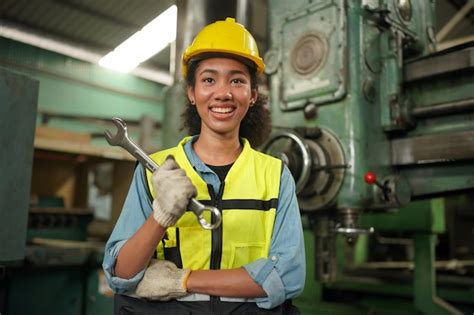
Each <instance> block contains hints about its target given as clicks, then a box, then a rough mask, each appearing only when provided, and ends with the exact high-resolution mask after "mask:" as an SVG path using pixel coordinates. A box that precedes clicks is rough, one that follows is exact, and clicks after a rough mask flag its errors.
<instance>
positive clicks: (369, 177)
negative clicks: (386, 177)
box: [364, 171, 391, 201]
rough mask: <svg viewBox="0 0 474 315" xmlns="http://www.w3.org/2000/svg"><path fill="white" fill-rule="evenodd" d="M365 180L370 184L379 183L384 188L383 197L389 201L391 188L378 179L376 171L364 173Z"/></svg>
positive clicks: (378, 185)
mask: <svg viewBox="0 0 474 315" xmlns="http://www.w3.org/2000/svg"><path fill="white" fill-rule="evenodd" d="M364 181H365V182H366V183H367V184H369V185H373V184H375V185H377V187H379V188H380V189H381V190H382V193H383V198H384V200H385V201H389V194H390V191H391V190H390V188H389V187H388V186H387V185H386V184H382V183H380V182H379V181H378V180H377V175H376V174H375V173H374V172H370V171H369V172H367V173H365V175H364Z"/></svg>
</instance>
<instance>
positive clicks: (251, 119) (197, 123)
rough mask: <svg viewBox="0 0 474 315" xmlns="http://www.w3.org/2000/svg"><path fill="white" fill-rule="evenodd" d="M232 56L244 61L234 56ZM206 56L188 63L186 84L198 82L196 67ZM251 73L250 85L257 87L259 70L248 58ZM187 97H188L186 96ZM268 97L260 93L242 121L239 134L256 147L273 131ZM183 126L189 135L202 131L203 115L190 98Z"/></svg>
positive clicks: (183, 117)
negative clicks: (200, 114)
mask: <svg viewBox="0 0 474 315" xmlns="http://www.w3.org/2000/svg"><path fill="white" fill-rule="evenodd" d="M231 58H233V59H237V60H239V61H243V60H241V59H239V58H235V57H234V56H232V57H231ZM203 59H204V58H201V59H199V60H192V61H190V62H189V64H188V72H187V75H186V85H187V86H192V87H194V86H195V83H196V69H197V67H198V66H199V63H200V62H201V61H202V60H203ZM243 63H244V64H245V65H246V66H247V68H248V69H249V73H250V86H251V88H252V89H256V88H257V86H258V85H257V71H256V69H255V67H253V66H251V65H249V64H248V62H247V60H245V62H243ZM186 99H187V97H186ZM266 104H267V98H266V97H265V96H263V95H260V94H259V95H258V97H257V100H256V101H255V103H254V104H253V106H251V107H250V108H249V110H248V111H247V114H246V115H245V117H244V119H243V120H242V122H241V123H240V129H239V136H240V137H241V138H246V139H247V140H248V141H249V142H250V145H251V146H252V147H254V148H256V147H259V146H260V145H261V144H263V143H264V142H265V140H266V139H267V138H268V136H269V135H270V132H271V118H270V112H269V110H268V108H267V106H266ZM181 118H182V121H183V126H182V128H181V130H187V132H188V134H189V135H196V134H199V133H200V132H201V117H199V114H198V112H197V109H196V106H194V105H192V104H191V102H190V101H189V100H188V102H187V104H186V108H185V110H184V112H183V113H182V114H181Z"/></svg>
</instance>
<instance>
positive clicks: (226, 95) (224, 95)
mask: <svg viewBox="0 0 474 315" xmlns="http://www.w3.org/2000/svg"><path fill="white" fill-rule="evenodd" d="M232 97H233V96H232V92H231V89H230V86H229V85H228V84H225V83H222V84H219V85H218V86H217V87H216V91H215V92H214V98H215V99H216V100H219V101H229V100H232Z"/></svg>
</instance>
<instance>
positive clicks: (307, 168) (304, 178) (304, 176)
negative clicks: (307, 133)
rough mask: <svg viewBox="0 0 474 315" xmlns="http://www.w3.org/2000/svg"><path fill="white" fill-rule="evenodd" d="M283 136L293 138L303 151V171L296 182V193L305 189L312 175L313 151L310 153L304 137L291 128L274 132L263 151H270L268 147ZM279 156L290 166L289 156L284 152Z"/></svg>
mask: <svg viewBox="0 0 474 315" xmlns="http://www.w3.org/2000/svg"><path fill="white" fill-rule="evenodd" d="M281 138H288V139H290V140H292V141H293V142H294V143H295V144H296V145H297V148H298V149H299V151H300V152H301V160H302V163H301V172H300V176H299V177H298V180H297V182H296V193H297V194H298V193H299V192H301V191H302V190H303V188H304V187H305V185H306V183H307V182H308V179H309V177H310V175H311V167H312V159H311V153H310V150H309V147H308V146H307V144H306V143H305V142H304V140H303V138H302V137H301V136H300V135H299V134H298V133H296V132H295V131H291V130H286V131H278V132H276V133H274V134H273V135H271V136H270V139H269V140H268V141H267V142H266V143H265V144H264V145H263V148H262V151H263V152H265V153H269V152H268V149H269V148H270V146H271V145H272V144H273V143H274V142H275V141H276V140H278V139H281ZM279 157H280V158H281V159H282V160H283V162H285V164H287V166H288V158H287V157H286V156H285V155H284V153H281V156H279Z"/></svg>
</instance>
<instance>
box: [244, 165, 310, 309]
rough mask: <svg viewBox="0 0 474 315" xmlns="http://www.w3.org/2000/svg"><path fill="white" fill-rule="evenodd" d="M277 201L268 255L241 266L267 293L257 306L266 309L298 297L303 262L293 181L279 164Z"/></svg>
mask: <svg viewBox="0 0 474 315" xmlns="http://www.w3.org/2000/svg"><path fill="white" fill-rule="evenodd" d="M283 167H284V169H283V172H282V176H281V183H280V192H279V202H278V207H277V212H276V217H275V224H274V228H273V235H272V240H271V244H270V251H269V255H268V258H262V259H258V260H256V261H254V262H252V263H250V264H247V265H245V266H244V268H245V269H246V270H247V272H248V273H249V275H250V276H251V277H252V278H253V279H254V281H255V282H256V283H257V284H258V285H260V286H261V287H262V288H263V290H264V291H265V292H266V293H267V296H266V297H261V298H256V302H257V305H258V306H259V307H261V308H265V309H270V308H273V307H276V306H278V305H280V304H282V303H283V302H285V300H288V299H291V298H294V297H296V296H298V295H299V294H300V293H301V292H302V291H303V289H304V283H305V276H306V274H305V273H306V263H305V251H304V239H303V227H302V224H301V217H300V213H299V207H298V200H297V198H296V193H295V182H294V180H293V177H292V176H291V173H290V171H289V170H288V168H287V167H286V165H283Z"/></svg>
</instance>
